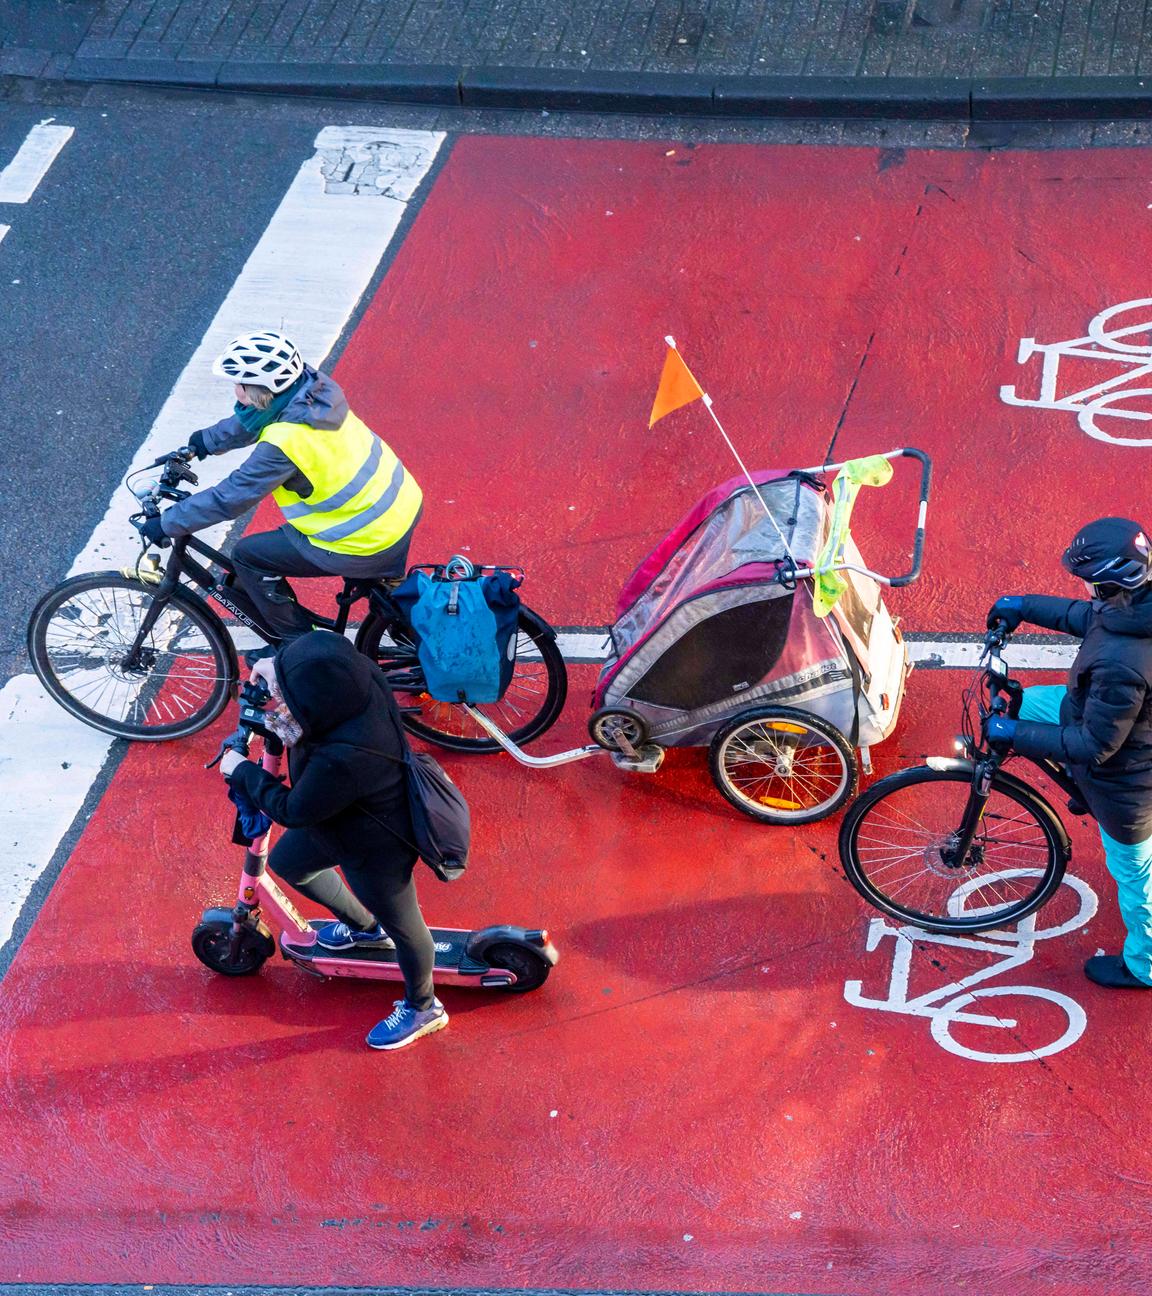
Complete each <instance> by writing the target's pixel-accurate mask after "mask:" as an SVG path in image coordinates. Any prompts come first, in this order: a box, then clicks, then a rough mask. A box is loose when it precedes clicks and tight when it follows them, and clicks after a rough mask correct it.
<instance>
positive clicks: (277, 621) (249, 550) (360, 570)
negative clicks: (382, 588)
mask: <svg viewBox="0 0 1152 1296" xmlns="http://www.w3.org/2000/svg"><path fill="white" fill-rule="evenodd" d="M419 520H420V519H419V518H417V519H416V521H417V522H418V521H419ZM286 529H287V528H281V529H280V530H279V531H260V532H257V534H256V535H250V536H245V537H244V539H243V540H241V541H240V542H239V543H238V544H237V545H236V548H235V549H233V551H232V564H233V566H234V567H235V568H236V581H237V583H238V584H239V586H240V588H241V589H242V590H243V591H244V593H245V594H247V595H248V597H249V598H250V599H252V601H253V602H254V603H255V604H256V611H257V612H258V613H259V615H260V618H261V620H263V621H264V622H265V623H266V624H267V626H268V629H269V630H271V631H273V632H274V633H275V634H276V635H277V636H279V638H280V639H281V641H283V642H287V641H288V640H289V639H297V638H299V637H300V635H303V634H307V633H308V632H309V630H311V629H312V618H311V617H310V616H309V615H308V613H307V611H306V610H305V609H304V608H302V607H301V606H300V604H299V603H297V602H296V596H295V595H294V594H293V592H292V587H291V586H290V585H289V584H288V582H287V581H286V580H285V579H284V577H285V576H328V577H331V576H348V577H353V578H356V579H362V580H370V579H372V578H373V577H375V578H377V579H381V578H384V577H391V576H403V575H404V573H405V571H406V570H407V567H408V549H409V546H410V545H411V543H412V532H413V531H415V529H416V523H413V524H412V526H411V527H410V528H409V529H408V531H407V533H406V534H405V535H403V536H401V538H400V539H399V540H397V542H396V543H395V544H394V545H393V546H392V547H391V548H390V549H382V550H381V551H380V552H379V553H378V554H371V555H369V556H352V557H349V556H347V555H343V554H337V553H329V552H328V551H327V550H322V551H320V553H322V555H323V556H322V557H321V556H320V554H318V555H317V558H316V560H315V561H314V560H313V559H312V558H311V557H309V555H308V554H305V553H301V551H300V548H299V546H298V545H297V544H293V542H292V541H291V540H290V539H289V538H288V537H287V536H286V535H284V534H283V532H284V530H286Z"/></svg>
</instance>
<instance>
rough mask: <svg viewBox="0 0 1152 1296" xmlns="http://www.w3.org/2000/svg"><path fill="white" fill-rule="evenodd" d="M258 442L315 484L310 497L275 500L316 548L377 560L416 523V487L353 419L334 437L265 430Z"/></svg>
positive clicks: (280, 426)
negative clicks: (280, 454)
mask: <svg viewBox="0 0 1152 1296" xmlns="http://www.w3.org/2000/svg"><path fill="white" fill-rule="evenodd" d="M260 440H261V441H268V442H269V443H271V444H272V445H274V446H276V447H277V449H279V450H282V451H283V452H284V454H286V455H287V456H288V458H289V459H291V460H292V462H293V463H294V464H295V465H296V467H297V468H299V469H300V471H301V472H302V473H303V474H304V476H305V477H307V478H308V480H309V481H310V482H311V483H312V494H311V495H309V496H307V497H302V496H300V495H297V494H296V493H295V491H290V490H288V488H287V487H285V486H279V487H277V489H276V491H275V492H274V494H273V498H274V499H275V500H276V503H277V504H279V505H280V507H281V509H283V511H284V516H285V518H286V519H287V520H288V522H290V523H291V525H292V526H294V527H295V528H296V530H297V531H299V532H301V533H302V534H303V535H305V536H307V537H308V540H309V542H310V543H312V544H314V545H316V546H317V547H318V548H320V549H328V550H330V551H331V552H332V553H342V554H355V555H356V556H357V557H360V556H363V555H366V554H374V553H379V552H380V551H381V550H382V549H388V548H390V547H391V546H392V545H394V544H395V543H396V542H397V540H399V539H400V538H401V537H402V536H403V535H404V533H405V532H406V531H407V530H408V528H409V527H410V526H411V525H412V523H413V522H415V520H416V514H417V513H418V512H419V511H420V502H421V500H422V498H423V496H422V494H421V491H420V487H419V486H418V485H417V484H416V479H415V478H414V477H413V476H412V474H411V473H410V472H409V471H408V470H407V468H405V467H404V465H403V464H402V463H401V462H400V460H399V459H398V458H397V457H396V455H395V453H394V452H393V451H392V449H391V448H390V447H389V446H388V445H387V444H385V442H383V441H381V440H380V438H379V437H378V436H375V435H374V434H373V433H372V432H371V431H370V430H369V429H368V428H367V427H365V425H364V424H363V423H361V422H360V420H359V419H358V418H357V417H356V415H355V414H352V413H349V414H348V417H347V418H346V419H345V420H344V422H343V423H342V424H341V425H340V426H339V427H338V428H336V429H335V430H332V429H325V428H314V427H310V426H309V425H308V424H307V423H269V425H268V426H267V427H266V428H265V429H264V431H263V432H262V433H261V434H260Z"/></svg>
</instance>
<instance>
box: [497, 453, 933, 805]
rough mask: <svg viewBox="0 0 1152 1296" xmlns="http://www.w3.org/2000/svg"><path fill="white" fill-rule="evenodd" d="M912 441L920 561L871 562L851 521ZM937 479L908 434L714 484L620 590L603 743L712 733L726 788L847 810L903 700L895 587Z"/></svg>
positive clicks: (636, 747)
mask: <svg viewBox="0 0 1152 1296" xmlns="http://www.w3.org/2000/svg"><path fill="white" fill-rule="evenodd" d="M905 457H907V458H912V459H915V460H918V461H919V463H920V465H921V483H920V511H919V518H918V522H917V528H916V534H915V539H914V543H913V550H912V559H911V567H910V569H909V571H908V572H907V573H905V574H903V575H900V576H884V575H882V574H880V573H879V572H875V571H872V570H870V569H869V568H868V567H867V566H866V564H865V563H864V560H863V559H862V557H861V555H860V553H859V551H858V549H857V547H856V544H855V542H854V540H853V538H852V535H851V532H850V530H849V523H850V520H851V513H852V506H853V503H854V501H855V498H856V495H857V493H858V492H859V490H860V488H861V486H864V485H882V484H883V483H885V482H886V481H887V480H888V479H889V478H890V477H891V476H892V471H893V461H894V460H898V459H901V458H905ZM837 470H838V475H837V476H836V478H835V481H834V482H832V483H831V484H829V482H828V480H827V478H828V475H829V474H831V473H832V472H836V471H837ZM930 479H931V463H930V461H929V459H928V457H927V456H926V455H925V454H923V453H922V452H921V451H919V450H911V449H901V450H894V451H892V452H890V453H889V454H886V455H873V456H871V457H869V458H867V459H859V460H852V461H849V462H847V463H844V464H832V465H828V466H821V467H818V468H806V469H796V470H792V471H770V470H769V471H761V472H755V473H752V474H751V475H750V477H738V478H733V479H732V480H731V481H727V482H725V483H724V484H723V485H721V486H717V487H716V488H714V489H713V490H711V491H709V492H708V494H707V495H705V496H704V498H703V499H701V500H700V501H699V502H698V503H697V504H696V506H695V507H694V508H692V509H691V510H690V511H689V512H688V513H687V514H686V515H685V516H684V517H683V518H682V519H681V520H680V521H679V522H678V523H677V525H676V526H675V527H673V529H672V530H671V531H670V532H669V533H668V535H666V536H665V537H664V539H663V540H662V541H661V542H660V543H659V544H658V545H657V546H656V548H655V549H654V550H653V551H652V552H651V553H650V554H649V555H648V557H646V558H645V559H644V560H643V562H641V563H640V565H639V566H638V567H637V568H636V570H635V571H634V572H633V573H632V575H631V576H630V577H629V578H628V580H627V581H626V582H625V584H624V587H623V589H622V590H621V591H620V596H619V598H618V600H617V605H616V619H615V622H614V623H613V625H612V627H611V629H610V631H609V641H610V649H609V656H608V660H607V662H606V663H605V665H604V667H603V669H602V670H601V672H600V677H599V681H598V683H597V686H596V691H595V695H594V703H593V705H594V706H595V708H596V709H595V711H594V713H593V715H592V717H591V719H590V721H589V732H590V734H591V737H592V739H593V740H594V742H595V743H596V744H597V745H598V746H599V747H600V748H602V749H605V750H607V751H609V752H611V753H612V755H613V758H614V759H615V761H616V763H617V764H618V765H619V766H621V767H622V768H625V769H633V770H637V771H643V772H653V771H654V770H655V769H657V768H658V767H659V764H660V762H661V760H662V759H663V754H664V752H665V750H666V749H667V748H669V747H685V746H693V747H700V746H707V747H708V748H709V764H710V770H711V774H712V777H713V779H714V781H715V783H716V785H717V787H718V788H719V789H720V791H721V792H722V793H723V795H724V796H725V797H726V798H727V799H728V801H730V802H731V803H732V805H734V806H735V807H736V808H737V809H739V810H741V811H743V812H744V813H745V814H747V815H750V816H751V817H752V818H754V819H758V820H761V821H763V822H766V823H777V824H800V823H808V822H811V821H813V820H817V819H822V818H824V817H825V816H827V815H830V814H833V813H834V812H835V811H837V810H838V809H840V808H841V807H842V806H843V805H844V804H845V802H846V801H847V800H848V799H849V798H850V797H851V796H852V794H853V792H854V791H855V788H856V784H857V780H858V774H859V765H860V764H863V765H864V767H865V769H870V767H871V763H870V760H869V749H870V748H871V747H872V746H874V745H875V744H876V743H878V742H880V741H882V740H883V739H884V738H886V737H887V736H888V735H889V734H890V733H891V732H892V729H893V728H894V726H895V724H896V720H897V717H898V715H899V711H900V703H901V701H902V699H903V694H904V685H905V680H906V678H907V675H908V671H909V662H908V655H907V650H906V648H905V645H904V642H903V639H902V637H901V635H900V631H899V629H898V628H897V625H896V623H895V622H894V621H893V619H892V617H891V616H890V614H889V612H888V609H887V607H886V605H885V603H884V599H883V597H882V591H883V588H884V587H885V586H901V585H908V584H910V583H911V582H912V581H914V580H916V578H917V577H918V576H919V574H920V564H921V555H922V550H923V540H924V522H925V511H926V506H927V497H928V490H929V485H930ZM485 727H486V728H489V726H485ZM490 732H491V729H490ZM493 736H496V737H497V739H498V741H499V737H498V735H497V734H493ZM501 745H502V746H504V747H505V749H506V750H509V751H512V753H513V755H516V756H517V757H518V759H522V760H524V763H526V764H548V765H551V764H560V763H563V762H564V761H566V760H574V759H579V758H581V757H582V756H584V755H587V754H590V753H591V752H592V751H594V750H595V748H579V749H577V750H576V751H573V752H565V753H561V754H559V755H558V756H555V757H542V758H541V757H537V758H527V759H525V757H524V753H522V752H519V751H518V750H514V748H513V745H511V744H509V743H507V742H504V743H502V744H501ZM857 751H859V753H860V760H859V761H858V760H857V755H856V752H857Z"/></svg>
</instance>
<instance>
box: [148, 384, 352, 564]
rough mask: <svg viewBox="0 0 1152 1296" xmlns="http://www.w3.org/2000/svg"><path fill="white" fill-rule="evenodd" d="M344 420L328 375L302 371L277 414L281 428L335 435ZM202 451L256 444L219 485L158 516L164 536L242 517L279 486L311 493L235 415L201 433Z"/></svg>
mask: <svg viewBox="0 0 1152 1296" xmlns="http://www.w3.org/2000/svg"><path fill="white" fill-rule="evenodd" d="M347 417H348V401H347V400H346V398H345V396H344V392H343V391H342V390H341V388H340V386H339V384H337V383H335V382H334V381H333V380H332V379H331V378H329V377H328V375H327V374H323V373H319V372H318V371H317V370H315V369H312V368H309V367H307V366H305V369H304V381H303V383H301V385H300V390H299V391H298V392H297V393H296V394H295V395H294V396H293V398H292V399H291V401H289V402H288V404H287V406H285V408H284V410H283V411H282V412H281V414H280V417H279V419H278V420H277V421H278V422H280V423H306V424H307V425H308V426H309V427H314V428H323V429H326V430H335V429H336V428H338V427H340V426H341V425H342V424H343V422H344V420H345V419H346V418H347ZM201 435H202V436H203V438H204V448H205V449H206V450H207V451H208V453H209V454H214V455H218V454H224V453H225V451H228V450H239V449H240V448H241V447H243V446H248V445H252V444H253V443H254V442H255V443H256V449H255V450H253V451H252V453H251V454H250V455H249V456H248V458H247V459H245V460H244V462H243V463H242V464H241V465H240V467H239V468H237V469H236V470H235V471H234V472H231V473H229V474H228V476H227V477H225V478H224V480H223V481H222V482H220V484H219V485H218V486H209V487H208V489H207V490H202V491H198V492H197V493H196V494H195V495H192V496H190V497H189V498H188V499H186V500H182V501H181V502H180V503H179V504H173V505H172V507H171V508H169V509H167V510H165V512H164V514H163V519H164V520H163V526H164V532H165V534H166V535H169V536H172V537H173V538H174V539H175V538H176V537H177V536H185V535H191V533H192V532H193V531H202V530H204V528H205V527H210V526H214V525H215V524H216V523H217V522H228V521H231V520H232V519H233V518H238V517H240V516H241V514H243V513H247V512H248V510H249V509H250V508H254V507H255V506H256V505H257V504H259V503H260V501H261V500H262V499H264V498H266V497H267V496H268V495H271V494H272V492H273V491H274V490H275V489H276V488H277V487H278V486H287V487H288V489H289V490H291V491H293V492H294V493H295V494H297V495H302V496H308V495H311V493H312V483H311V482H310V481H309V480H308V478H307V477H306V476H305V475H304V473H302V472H301V471H300V469H299V468H297V467H296V465H295V464H294V463H293V462H292V460H291V459H289V458H288V456H287V455H286V454H285V453H284V451H283V450H281V449H279V448H278V447H277V446H274V445H271V444H269V443H268V442H266V441H258V438H259V435H260V434H259V433H258V432H249V431H248V430H247V429H246V428H245V427H244V425H243V423H241V422H240V420H239V419H238V418H237V417H236V416H235V415H230V416H229V417H228V418H226V419H221V420H220V422H219V423H214V424H213V425H212V426H211V427H208V428H204V429H203V431H202V433H201Z"/></svg>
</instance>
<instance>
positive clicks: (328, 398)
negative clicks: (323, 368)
mask: <svg viewBox="0 0 1152 1296" xmlns="http://www.w3.org/2000/svg"><path fill="white" fill-rule="evenodd" d="M347 417H348V399H347V397H346V396H345V395H344V389H343V388H342V387H341V386H340V384H339V383H338V382H335V381H334V380H333V379H331V378H329V377H328V375H327V374H326V373H321V372H320V371H319V370H318V369H313V368H312V367H311V366H310V365H305V366H304V375H303V377H302V378H301V379H300V385H299V387H298V388H297V389H296V390H295V391H294V392H293V393H292V399H291V400H290V401H289V402H288V404H287V405H286V406H285V407H284V408H283V409H282V410H281V411H280V414H279V415H278V420H279V422H281V423H307V424H308V426H309V427H314V428H324V429H326V430H335V429H336V428H338V427H341V426H342V425H343V423H344V420H345V419H346V418H347Z"/></svg>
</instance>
